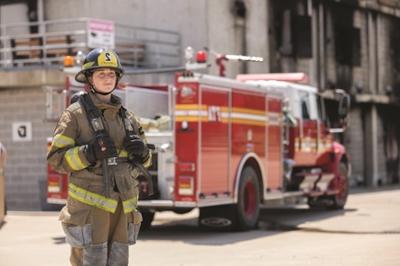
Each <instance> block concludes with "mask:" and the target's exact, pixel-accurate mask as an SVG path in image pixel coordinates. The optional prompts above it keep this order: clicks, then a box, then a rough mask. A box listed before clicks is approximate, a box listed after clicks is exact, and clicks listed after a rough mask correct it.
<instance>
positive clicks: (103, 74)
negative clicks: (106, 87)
mask: <svg viewBox="0 0 400 266" xmlns="http://www.w3.org/2000/svg"><path fill="white" fill-rule="evenodd" d="M93 77H94V78H98V79H115V78H116V77H117V73H115V72H114V71H110V72H105V71H98V72H94V74H93Z"/></svg>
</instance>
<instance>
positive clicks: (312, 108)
mask: <svg viewBox="0 0 400 266" xmlns="http://www.w3.org/2000/svg"><path fill="white" fill-rule="evenodd" d="M300 99H301V100H300V101H301V117H302V118H303V119H304V120H318V106H317V99H316V95H315V94H312V93H310V92H301V93H300Z"/></svg>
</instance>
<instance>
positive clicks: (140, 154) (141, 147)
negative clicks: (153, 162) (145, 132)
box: [124, 135, 150, 163]
mask: <svg viewBox="0 0 400 266" xmlns="http://www.w3.org/2000/svg"><path fill="white" fill-rule="evenodd" d="M124 147H125V149H126V151H127V152H128V159H129V160H130V161H134V162H139V163H144V162H145V161H147V159H149V156H150V153H149V148H148V147H147V145H146V143H144V141H143V140H142V139H141V138H140V137H139V136H137V135H133V136H130V137H128V136H127V137H125V139H124Z"/></svg>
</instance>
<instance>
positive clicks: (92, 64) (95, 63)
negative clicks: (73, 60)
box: [75, 48, 124, 83]
mask: <svg viewBox="0 0 400 266" xmlns="http://www.w3.org/2000/svg"><path fill="white" fill-rule="evenodd" d="M99 68H111V69H114V70H115V72H116V73H117V82H118V81H119V80H120V79H121V77H122V75H123V74H124V70H123V69H122V66H121V63H120V60H119V57H118V55H117V54H116V53H115V52H114V51H112V50H109V49H105V48H96V49H93V50H92V51H90V52H89V53H88V54H87V55H86V57H85V60H84V61H83V65H82V69H81V71H79V72H78V74H76V75H75V80H76V81H78V82H80V83H89V80H88V77H89V76H91V75H92V74H93V72H94V70H96V69H99Z"/></svg>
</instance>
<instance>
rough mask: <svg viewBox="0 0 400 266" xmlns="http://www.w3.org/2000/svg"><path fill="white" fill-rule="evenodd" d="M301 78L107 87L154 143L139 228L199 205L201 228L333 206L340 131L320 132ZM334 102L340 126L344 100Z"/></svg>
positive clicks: (57, 195)
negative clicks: (263, 212) (265, 213)
mask: <svg viewBox="0 0 400 266" xmlns="http://www.w3.org/2000/svg"><path fill="white" fill-rule="evenodd" d="M70 72H71V71H70ZM72 72H73V71H72ZM70 74H71V73H70ZM299 75H300V78H299ZM66 79H67V82H66V84H67V88H66V90H67V91H76V90H79V88H77V87H76V84H75V85H74V83H73V82H72V79H73V75H67V77H66ZM304 79H305V76H304V75H303V74H285V75H273V76H272V77H271V76H260V75H258V76H251V75H250V76H238V77H237V79H229V78H224V77H219V76H213V75H206V74H199V73H193V72H191V71H183V72H180V73H177V75H176V82H175V84H172V85H151V86H145V85H141V86H126V87H124V88H122V89H119V90H116V93H117V95H118V96H120V97H121V98H122V100H123V103H125V106H126V107H127V109H128V110H130V111H133V112H134V113H135V115H136V116H139V117H140V118H141V123H142V126H143V128H144V130H145V133H146V137H147V139H148V141H149V142H150V143H152V144H154V145H155V146H156V150H155V151H153V156H152V158H153V163H152V166H151V167H150V168H149V169H148V170H149V173H150V175H151V176H152V179H153V180H152V181H153V182H152V183H153V186H154V187H153V190H154V194H152V195H148V194H147V191H149V189H148V186H149V183H148V182H147V181H146V179H145V178H144V177H143V178H141V177H139V188H140V198H139V207H140V209H141V211H142V213H143V217H144V221H143V226H144V227H148V226H150V224H151V222H152V220H153V218H154V214H155V213H156V212H158V211H163V210H172V211H175V212H177V213H184V212H187V211H190V210H192V209H194V208H199V210H200V215H199V225H201V226H208V227H223V228H234V229H239V230H248V229H251V228H254V227H255V226H256V225H257V221H258V217H259V212H260V207H261V206H268V205H272V204H273V205H276V204H281V205H285V204H288V203H290V204H292V203H298V202H307V203H308V204H309V206H310V207H317V206H323V207H326V208H333V209H338V208H343V207H344V205H345V203H346V200H347V195H348V176H349V173H350V162H349V158H348V157H347V155H346V150H345V148H344V146H343V145H341V144H340V143H338V142H336V141H335V139H334V137H333V134H332V132H339V131H341V130H342V129H334V130H332V129H331V128H330V125H329V124H328V123H327V120H326V114H325V107H324V100H323V99H322V98H321V97H319V96H318V90H317V88H314V87H312V86H308V85H304V84H300V83H298V82H304ZM288 81H289V82H288ZM74 86H75V87H74ZM80 89H83V88H80ZM337 97H338V99H337V100H338V102H339V105H338V106H339V108H338V110H337V113H338V114H339V115H338V116H339V118H340V119H341V121H344V120H345V117H346V113H347V109H348V107H349V99H348V97H347V96H346V95H345V94H344V93H338V94H337ZM342 124H343V123H342ZM48 175H49V183H48V185H49V187H48V188H49V189H48V201H49V202H53V203H55V202H58V203H61V202H63V201H65V199H66V197H67V193H68V192H67V176H65V175H56V174H55V173H54V171H52V169H50V168H49V174H48Z"/></svg>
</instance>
